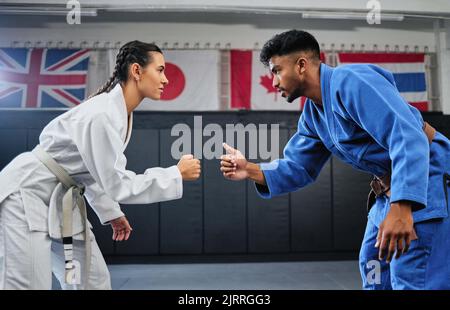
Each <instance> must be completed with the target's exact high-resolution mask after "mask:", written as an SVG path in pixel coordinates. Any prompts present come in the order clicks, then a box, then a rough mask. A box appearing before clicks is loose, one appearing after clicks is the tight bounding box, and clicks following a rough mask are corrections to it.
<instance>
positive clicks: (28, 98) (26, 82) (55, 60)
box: [0, 48, 89, 108]
mask: <svg viewBox="0 0 450 310" xmlns="http://www.w3.org/2000/svg"><path fill="white" fill-rule="evenodd" d="M88 63H89V50H86V49H81V50H80V49H41V48H35V49H26V48H3V49H0V108H41V107H42V108H67V107H73V106H76V105H78V104H80V103H81V102H82V101H83V100H84V98H85V91H86V78H87V70H88Z"/></svg>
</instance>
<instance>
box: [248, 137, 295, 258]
mask: <svg viewBox="0 0 450 310" xmlns="http://www.w3.org/2000/svg"><path fill="white" fill-rule="evenodd" d="M279 134H280V136H279V141H272V143H279V151H280V157H281V156H282V151H283V148H284V146H285V145H286V142H287V139H288V130H287V129H280V133H279ZM268 136H270V135H268ZM252 161H253V162H258V160H256V161H255V160H252ZM247 186H248V188H247V195H248V196H247V199H248V233H249V236H248V242H249V252H250V253H277V252H278V253H279V252H289V251H290V244H289V234H290V220H289V217H290V214H289V195H288V194H286V195H282V196H278V197H275V198H272V199H270V200H266V199H262V198H260V197H259V195H258V194H257V192H256V190H255V187H254V183H253V182H251V181H247Z"/></svg>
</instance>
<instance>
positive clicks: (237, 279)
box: [108, 261, 361, 290]
mask: <svg viewBox="0 0 450 310" xmlns="http://www.w3.org/2000/svg"><path fill="white" fill-rule="evenodd" d="M108 267H109V270H110V272H111V279H112V286H113V289H115V290H135V289H143V290H208V289H209V290H309V289H313V290H359V289H361V278H360V275H359V271H358V262H356V261H339V262H279V263H227V264H167V265H164V264H147V265H109V266H108Z"/></svg>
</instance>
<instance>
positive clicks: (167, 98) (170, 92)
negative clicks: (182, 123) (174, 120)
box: [138, 50, 220, 111]
mask: <svg viewBox="0 0 450 310" xmlns="http://www.w3.org/2000/svg"><path fill="white" fill-rule="evenodd" d="M164 59H165V62H166V69H165V73H166V76H167V79H168V80H169V84H168V85H167V86H166V87H165V89H164V92H163V94H162V97H161V100H159V101H154V100H150V99H144V101H143V102H142V103H141V104H140V105H139V107H138V110H159V111H216V110H219V102H220V101H219V74H220V52H219V51H216V50H214V51H210V50H203V51H199V50H195V51H193V50H176V51H164Z"/></svg>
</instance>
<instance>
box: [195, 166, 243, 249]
mask: <svg viewBox="0 0 450 310" xmlns="http://www.w3.org/2000/svg"><path fill="white" fill-rule="evenodd" d="M203 171H204V172H203V173H204V180H205V182H204V200H205V202H204V203H205V213H204V219H205V220H204V232H205V245H204V246H205V253H214V254H215V253H245V252H246V251H247V216H246V214H247V212H246V189H245V182H234V181H230V180H226V179H225V178H224V177H223V175H222V172H221V171H220V159H212V160H204V167H203Z"/></svg>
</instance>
